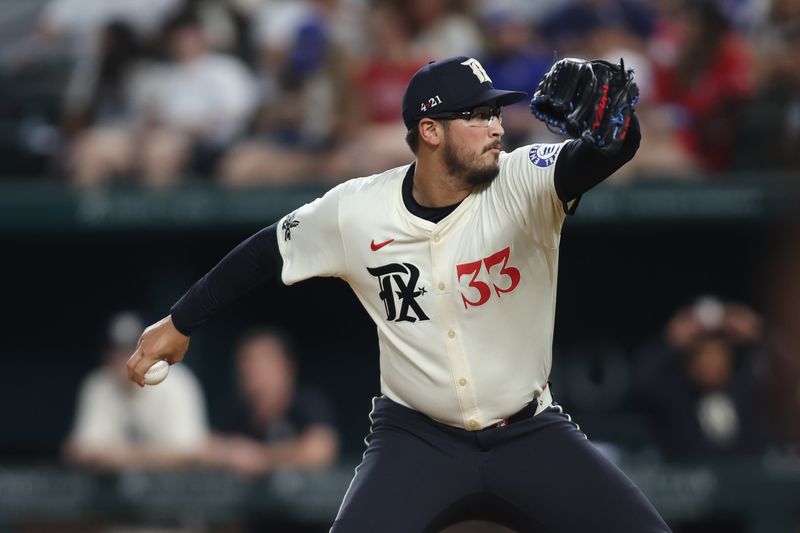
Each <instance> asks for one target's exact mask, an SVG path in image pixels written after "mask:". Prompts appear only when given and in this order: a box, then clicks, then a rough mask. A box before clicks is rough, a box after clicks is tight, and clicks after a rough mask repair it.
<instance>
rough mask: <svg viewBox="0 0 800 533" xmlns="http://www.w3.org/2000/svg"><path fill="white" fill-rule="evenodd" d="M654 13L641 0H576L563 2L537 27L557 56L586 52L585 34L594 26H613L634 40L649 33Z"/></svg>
mask: <svg viewBox="0 0 800 533" xmlns="http://www.w3.org/2000/svg"><path fill="white" fill-rule="evenodd" d="M654 25H655V13H654V11H653V9H652V7H651V5H650V2H644V1H642V0H580V1H573V2H563V3H562V4H561V5H560V6H559V8H558V9H555V10H552V11H551V12H550V13H549V14H548V16H547V17H546V18H544V19H543V20H541V21H540V22H539V25H538V26H539V31H540V32H541V34H542V35H543V36H544V37H545V38H546V39H547V41H548V42H549V43H551V45H552V46H553V47H554V49H555V50H557V51H558V53H559V56H560V57H559V59H560V58H561V57H565V56H570V55H577V56H578V57H586V56H587V54H590V52H591V51H590V50H589V49H588V48H590V47H591V43H589V42H587V36H590V34H591V33H592V32H593V31H595V30H596V29H597V28H616V30H617V31H618V32H620V33H622V34H625V35H631V36H632V37H633V38H634V39H636V40H638V41H644V40H646V39H648V38H649V37H650V35H651V34H652V32H653V30H654Z"/></svg>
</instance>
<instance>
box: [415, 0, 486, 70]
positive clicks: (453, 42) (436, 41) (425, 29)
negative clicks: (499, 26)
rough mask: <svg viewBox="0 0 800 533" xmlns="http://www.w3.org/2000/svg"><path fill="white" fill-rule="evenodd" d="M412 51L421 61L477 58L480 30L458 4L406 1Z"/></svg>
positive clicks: (440, 0)
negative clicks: (425, 58) (463, 57)
mask: <svg viewBox="0 0 800 533" xmlns="http://www.w3.org/2000/svg"><path fill="white" fill-rule="evenodd" d="M405 5H406V12H407V13H408V16H409V20H410V23H411V31H412V47H413V49H414V52H415V53H416V54H417V55H419V56H421V57H430V58H432V59H443V58H445V57H452V56H468V57H478V56H480V55H481V53H482V52H483V41H482V40H481V34H480V29H479V28H478V25H477V24H476V23H475V21H474V19H473V18H471V17H470V16H469V14H468V10H467V7H468V6H467V2H464V1H459V0H408V1H407V2H405Z"/></svg>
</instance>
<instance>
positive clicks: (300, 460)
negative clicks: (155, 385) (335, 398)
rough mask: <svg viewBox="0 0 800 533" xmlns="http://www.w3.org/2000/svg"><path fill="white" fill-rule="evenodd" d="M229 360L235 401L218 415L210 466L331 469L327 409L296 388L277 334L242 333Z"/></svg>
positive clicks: (245, 470)
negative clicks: (233, 372) (232, 362)
mask: <svg viewBox="0 0 800 533" xmlns="http://www.w3.org/2000/svg"><path fill="white" fill-rule="evenodd" d="M235 360H236V370H237V376H238V384H239V393H240V398H239V399H238V400H239V401H238V402H237V405H235V406H233V407H232V408H231V409H230V410H229V411H228V412H226V413H223V414H224V417H223V418H222V419H223V420H225V423H224V424H225V425H224V427H220V428H219V429H220V430H221V434H219V435H217V436H216V437H215V438H214V439H213V443H212V446H211V450H210V453H209V459H210V462H211V464H214V465H218V466H222V467H224V468H228V469H230V470H232V471H234V472H236V473H238V474H241V475H246V476H249V475H262V474H266V473H269V472H272V471H274V470H278V469H300V470H320V469H325V468H327V467H329V466H331V465H332V464H333V463H334V462H335V461H336V457H337V454H338V442H339V437H338V434H337V431H336V429H335V427H334V422H333V415H332V408H331V405H330V403H329V402H328V400H327V398H326V397H325V395H324V394H322V392H320V391H318V390H316V389H313V388H310V387H305V386H301V385H298V383H297V363H296V361H295V359H294V357H293V355H292V354H291V353H290V348H289V345H288V340H287V339H286V338H285V337H284V336H283V334H281V333H279V332H277V331H275V330H269V329H262V330H256V331H253V332H251V333H248V334H246V335H245V336H244V337H243V338H242V339H241V341H240V343H239V345H238V347H237V349H236V354H235Z"/></svg>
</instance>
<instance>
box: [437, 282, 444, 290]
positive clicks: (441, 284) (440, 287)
mask: <svg viewBox="0 0 800 533" xmlns="http://www.w3.org/2000/svg"><path fill="white" fill-rule="evenodd" d="M437 287H439V290H440V291H444V289H445V285H444V282H442V281H440V282H439V285H437Z"/></svg>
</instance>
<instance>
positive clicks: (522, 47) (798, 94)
mask: <svg viewBox="0 0 800 533" xmlns="http://www.w3.org/2000/svg"><path fill="white" fill-rule="evenodd" d="M11 4H17V5H19V6H20V7H19V8H18V9H7V10H4V13H2V14H0V29H2V28H6V29H8V28H10V27H12V26H13V27H14V30H15V32H16V34H18V35H17V37H16V38H13V39H5V40H0V47H2V48H0V68H2V72H3V74H2V79H0V83H2V85H3V87H5V88H6V90H4V93H5V94H7V95H9V98H10V99H11V100H12V101H13V99H14V95H15V94H16V95H17V96H18V97H19V98H20V100H25V101H30V99H31V98H32V97H33V96H34V95H39V96H41V95H42V94H45V95H47V94H49V95H51V96H54V97H56V98H57V103H52V102H51V105H50V111H49V114H48V112H47V111H45V109H47V106H46V105H44V104H41V105H39V106H38V107H37V106H36V104H28V105H27V106H25V105H23V106H22V108H21V110H20V109H17V110H16V111H14V112H13V113H12V112H11V111H9V112H8V113H6V112H3V114H4V115H5V117H4V119H3V121H2V122H3V123H2V124H0V144H4V145H5V146H2V147H0V151H2V152H3V153H4V154H5V155H8V154H9V152H11V151H13V150H12V149H15V150H16V153H17V156H19V154H20V152H27V154H28V155H29V156H30V155H31V154H37V155H38V156H39V159H38V160H39V161H42V162H43V163H42V164H41V165H40V166H39V167H36V168H37V169H38V170H39V174H40V175H45V174H46V175H49V176H53V175H62V176H67V177H68V178H69V179H70V180H71V182H72V183H74V184H75V185H76V186H80V187H90V186H95V185H100V184H107V183H128V182H135V183H144V184H147V185H150V186H154V187H168V186H171V185H173V184H176V183H179V182H184V181H187V180H206V181H208V180H215V181H218V182H220V183H223V184H226V185H228V186H231V187H246V186H251V185H259V184H291V183H297V182H307V181H316V182H323V183H328V184H332V183H336V182H339V181H342V180H344V179H347V178H349V177H354V176H361V175H367V174H370V173H373V172H377V171H380V170H383V169H385V168H388V167H391V166H394V165H399V164H404V163H407V162H408V161H410V159H411V157H412V156H411V154H410V152H409V151H408V149H407V147H406V146H405V144H404V141H403V138H404V132H405V128H404V126H403V124H402V121H401V120H400V101H401V97H402V93H403V90H404V88H405V85H406V83H407V81H408V79H409V78H410V77H411V75H412V74H413V73H414V72H415V71H416V70H417V69H418V68H419V67H420V66H422V65H424V64H426V63H427V62H428V61H430V60H432V59H437V58H442V57H446V56H451V55H468V56H473V57H476V58H478V59H479V60H480V61H481V63H482V64H483V66H484V68H485V70H486V71H487V72H488V74H489V75H490V77H491V78H492V80H493V82H494V84H495V86H497V87H501V88H505V89H516V90H523V91H526V92H528V93H529V94H532V93H533V92H534V90H535V88H536V85H537V84H538V81H539V80H540V79H541V77H542V75H543V74H544V73H545V72H546V71H547V69H548V68H549V67H550V65H552V63H553V62H554V60H556V59H557V58H560V57H568V56H572V57H585V58H603V59H608V60H611V61H615V62H616V61H619V59H620V58H624V61H625V65H626V66H628V67H631V68H633V69H634V71H635V76H636V80H637V83H638V84H639V87H640V89H641V92H642V99H641V102H640V104H639V116H640V119H641V123H642V129H643V136H644V137H643V138H644V139H645V141H644V142H643V143H642V148H641V150H640V151H639V154H638V155H637V157H636V158H635V159H634V160H633V162H632V163H631V164H629V165H627V166H626V167H625V168H624V169H623V171H621V172H620V173H619V174H618V175H617V176H615V177H614V178H612V181H618V182H619V181H624V180H627V179H641V178H645V177H659V178H665V177H670V178H687V177H698V176H705V177H707V178H708V179H718V177H720V176H730V175H731V174H733V173H736V172H740V171H741V172H748V171H756V170H757V171H759V172H764V171H775V172H787V173H790V172H792V171H797V170H798V169H800V155H798V154H800V149H799V148H800V0H658V1H653V2H651V1H644V0H569V1H568V0H562V1H555V0H549V1H537V2H528V1H524V0H495V1H492V2H479V1H474V0H473V1H470V0H408V1H401V0H115V1H114V2H106V1H102V0H49V1H43V0H40V1H39V2H29V1H27V0H25V1H24V2H22V1H18V0H15V2H11ZM23 5H25V6H26V7H25V8H22V7H21V6H23ZM32 6H36V8H35V10H34V8H33V7H32ZM32 10H33V11H32ZM22 20H25V21H28V23H27V25H26V24H21V23H20V21H22ZM20 26H22V29H21V28H20ZM1 33H3V34H9V33H14V32H10V31H6V30H2V32H1ZM48 72H50V78H48V75H47V73H48ZM58 73H61V77H59V74H58ZM32 78H33V79H35V80H37V81H36V84H38V85H36V87H37V89H36V90H30V91H28V90H27V89H26V86H25V83H26V82H25V80H28V82H27V83H31V82H30V79H32ZM42 80H51V81H44V82H43V81H42ZM43 83H44V84H45V85H46V87H44V88H43V87H41V85H42V84H43ZM14 87H16V92H15V91H14V90H13V89H14ZM20 93H21V94H20ZM10 105H11V104H10V103H7V104H6V106H10ZM503 126H504V128H505V130H506V136H505V141H504V142H505V148H506V149H507V150H508V149H511V148H514V147H516V146H519V145H522V144H526V143H530V142H552V141H554V140H556V139H557V137H554V136H553V135H552V134H551V133H550V132H549V131H547V129H546V128H544V126H543V125H542V124H540V123H538V122H537V121H536V120H535V119H533V117H532V116H531V115H530V113H529V111H528V109H527V105H526V102H522V103H520V104H518V105H516V106H514V107H512V108H509V109H507V111H506V113H505V116H504V123H503ZM29 159H30V158H29ZM17 160H19V161H25V158H24V157H22V156H19V157H18V158H17ZM10 161H13V159H10V158H8V157H7V158H6V164H7V165H10V163H9V162H10ZM25 168H31V166H30V165H29V166H28V167H26V166H25V164H23V163H20V164H19V165H17V168H16V169H14V168H9V169H8V170H7V171H6V172H3V174H4V175H14V174H15V170H16V171H17V175H18V174H19V173H20V170H24V169H25Z"/></svg>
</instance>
